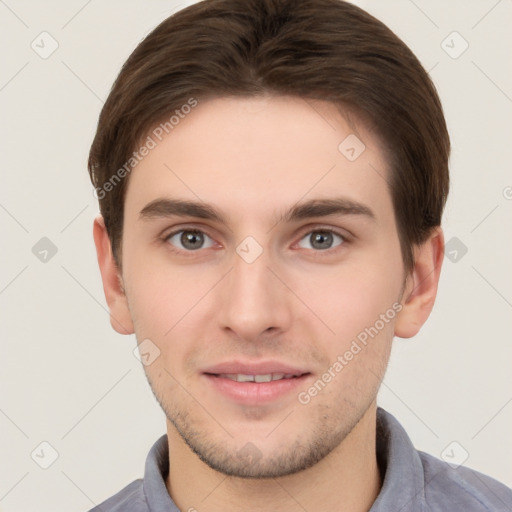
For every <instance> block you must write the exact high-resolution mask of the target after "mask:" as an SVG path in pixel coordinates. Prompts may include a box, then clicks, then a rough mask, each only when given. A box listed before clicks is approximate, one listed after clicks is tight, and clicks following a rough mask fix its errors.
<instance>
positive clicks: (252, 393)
mask: <svg viewBox="0 0 512 512" xmlns="http://www.w3.org/2000/svg"><path fill="white" fill-rule="evenodd" d="M203 376H204V377H206V378H207V379H208V382H209V383H210V384H211V385H212V386H213V387H214V388H215V389H216V390H217V391H219V392H220V393H222V394H223V395H225V396H227V397H229V398H231V399H232V400H235V401H237V402H240V403H243V404H246V405H258V404H262V403H265V402H271V401H272V400H276V399H278V398H280V397H282V396H284V395H287V394H289V393H291V392H292V391H297V390H298V389H304V386H305V381H306V379H307V378H308V377H310V376H311V374H309V373H307V374H305V375H301V376H300V377H292V378H291V379H281V380H273V381H271V382H237V381H235V380H231V379H227V378H225V377H216V376H215V375H210V374H206V373H205V374H203Z"/></svg>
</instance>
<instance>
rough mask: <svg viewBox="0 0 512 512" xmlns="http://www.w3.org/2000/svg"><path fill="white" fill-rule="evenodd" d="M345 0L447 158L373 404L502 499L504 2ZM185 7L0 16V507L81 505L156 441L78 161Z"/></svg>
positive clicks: (509, 77) (507, 336)
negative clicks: (447, 175) (386, 46)
mask: <svg viewBox="0 0 512 512" xmlns="http://www.w3.org/2000/svg"><path fill="white" fill-rule="evenodd" d="M357 3H358V4H359V5H361V7H363V8H365V9H367V10H368V11H369V12H370V13H372V14H373V15H375V16H376V17H377V18H379V19H381V20H382V21H384V22H385V23H386V24H387V25H388V26H389V27H390V28H391V29H392V30H394V31H395V32H396V33H397V34H398V35H399V36H400V37H401V38H402V39H403V40H404V41H405V42H406V43H407V44H408V45H409V46H410V48H411V49H412V50H413V51H414V52H415V53H416V55H417V56H418V58H419V59H420V60H421V62H422V64H423V65H424V67H425V68H426V69H427V70H428V71H429V73H430V75H431V76H432V79H433V80H434V82H435V84H436V86H437V88H438V91H439V94H440V97H441V100H442V103H443V106H444V109H445V113H446V119H447V123H448V127H449V131H450V134H451V140H452V144H453V153H452V158H451V193H450V198H449V201H448V205H447V208H446V212H445V217H444V229H445V234H446V241H447V248H448V249H450V255H449V256H450V257H448V256H447V257H446V258H445V262H444V267H443V271H442V274H441V282H440V288H439V295H438V299H437V303H436V306H435V308H434V311H433V313H432V315H431V317H430V319H429V321H428V322H427V324H426V326H425V327H424V329H423V330H422V331H421V333H420V334H419V335H418V336H416V337H415V338H414V339H412V340H402V339H397V340H396V341H395V346H394V351H393V354H392V357H391V361H390V365H389V369H388V372H387V375H386V379H385V381H384V384H383V386H382V389H381V393H380V397H379V403H380V405H382V406H383V407H385V408H386V409H387V410H388V411H390V412H391V413H392V414H394V415H395V416H396V417H397V418H398V419H399V420H400V421H401V422H402V424H403V425H404V427H405V428H406V430H407V431H408V433H409V435H410V436H411V438H412V440H413V442H414V443H415V445H416V447H417V448H418V449H421V450H424V451H427V452H429V453H432V454H433V455H436V456H437V457H442V454H443V453H446V450H448V452H449V453H452V455H453V454H454V456H455V457H458V458H459V459H461V460H462V458H465V457H466V456H467V460H465V461H464V464H465V465H467V466H469V467H472V468H475V469H477V470H479V471H482V472H484V473H487V474H489V475H491V476H493V477H495V478H497V479H499V480H501V481H502V482H504V483H506V484H507V485H509V486H512V437H511V435H510V433H511V432H512V386H511V383H512V379H511V362H512V343H511V339H512V336H511V335H512V323H511V312H512V286H511V285H512V282H511V281H512V279H511V278H512V267H511V264H510V262H511V261H512V257H511V256H512V230H511V222H510V221H511V212H512V200H511V198H512V175H511V172H510V169H511V162H512V143H511V141H512V126H511V124H512V123H511V119H512V99H511V98H512V73H511V67H510V55H511V50H512V48H511V47H512V44H511V43H512V32H511V31H510V24H511V22H512V2H511V1H510V0H501V1H497V0H472V1H467V0H454V1H450V2H447V1H445V0H435V1H433V0H428V1H427V0H415V1H412V0H386V1H383V0H374V1H360V2H357ZM184 5H186V4H185V3H184V2H181V3H178V2H174V1H170V0H168V1H163V0H153V1H152V2H143V1H142V0H130V1H126V0H123V1H121V0H109V1H102V2H100V1H98V0H92V1H91V0H90V1H84V0H71V1H66V2H64V1H60V2H58V1H55V0H54V1H47V2H36V1H28V0H19V1H17V2H15V1H13V0H6V1H1V2H0V19H1V30H0V39H1V52H2V73H1V75H0V105H1V112H2V117H1V119H2V124H3V129H2V137H1V142H2V150H1V170H2V187H1V189H0V221H1V227H2V241H3V244H2V247H3V249H2V265H1V268H0V271H1V275H0V311H1V334H0V336H1V337H0V340H1V342H0V343H1V356H0V432H1V435H0V510H1V511H4V512H5V511H8V512H28V511H38V512H45V511H52V512H54V511H57V510H62V511H63V510H66V511H68V512H74V511H75V512H78V511H85V510H89V509H90V508H92V507H93V506H94V504H97V503H99V502H101V501H103V500H104V499H106V498H107V497H109V496H111V495H112V494H114V493H115V492H117V491H118V490H120V489H121V488H122V487H124V486H125V485H127V484H128V483H130V482H131V481H132V480H134V479H136V478H140V477H141V476H142V475H143V471H144V462H145V458H146V455H147V452H148V450H149V448H150V447H151V446H152V444H153V443H154V441H155V440H156V439H157V437H159V436H160V435H162V434H164V433H165V417H164V414H163V412H162V411H161V410H160V408H159V406H158V404H157V402H156V400H155V399H154V397H153V395H152V393H151V391H150V389H149V386H148V384H147V382H146V379H145V376H144V373H143V370H142V367H141V364H140V363H139V361H138V360H137V359H136V358H135V357H134V354H133V350H134V348H135V347H136V341H135V337H134V336H126V337H124V336H121V335H119V334H117V333H116V332H114V331H113V330H112V329H111V327H110V323H109V318H108V314H107V310H106V303H105V299H104V296H103V290H102V286H101V281H100V274H99V271H98V268H97V263H96V255H95V250H94V245H93V239H92V222H93V219H94V217H95V216H96V215H97V213H98V206H97V201H96V199H95V198H94V196H93V194H92V186H91V184H90V182H89V178H88V174H87V170H86V161H87V155H88V150H89V147H90V144H91V142H92V139H93V136H94V133H95V128H96V123H97V119H98V114H99V112H100V109H101V107H102V104H103V102H104V100H105V99H106V97H107V95H108V92H109V90H110V87H111V85H112V83H113V81H114V79H115V77H116V76H117V73H118V72H119V69H120V67H121V65H122V63H123V62H124V61H125V59H126V58H127V57H128V55H129V54H130V53H131V51H132V50H133V49H134V47H135V46H136V44H137V43H138V42H139V41H140V40H141V39H142V38H143V37H144V36H145V35H146V34H147V33H149V32H150V31H151V30H152V29H153V28H154V27H155V26H156V25H157V24H158V23H159V22H160V21H162V20H163V19H164V18H166V17H167V16H168V15H170V14H171V13H172V12H175V11H176V10H178V9H180V8H181V7H183V6H184ZM42 32H46V33H47V34H42V35H41V33H42ZM455 32H456V33H455ZM41 41H43V42H41ZM56 44H58V47H57V48H56V49H55V51H53V53H52V54H51V55H47V53H49V52H50V51H51V50H52V49H53V47H54V46H55V45H56ZM466 46H467V48H466ZM45 52H46V53H45ZM41 239H43V240H41ZM448 243H449V244H451V245H449V246H448ZM44 251H47V252H46V253H45V252H44ZM454 442H455V444H454ZM41 443H44V444H41ZM450 450H451V452H450ZM44 465H49V467H47V468H46V469H44V468H43V467H41V466H44Z"/></svg>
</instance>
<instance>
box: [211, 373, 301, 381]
mask: <svg viewBox="0 0 512 512" xmlns="http://www.w3.org/2000/svg"><path fill="white" fill-rule="evenodd" d="M219 377H224V378H225V379H231V380H236V381H237V382H271V381H273V380H281V379H291V378H292V377H294V375H293V374H291V373H288V374H284V373H266V374H264V375H244V374H243V373H222V374H220V375H219Z"/></svg>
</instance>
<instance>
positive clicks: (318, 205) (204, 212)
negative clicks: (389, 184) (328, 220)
mask: <svg viewBox="0 0 512 512" xmlns="http://www.w3.org/2000/svg"><path fill="white" fill-rule="evenodd" d="M331 215H360V216H364V217H366V218H368V219H370V220H372V221H375V220H376V216H375V213H374V212H373V211H372V210H371V208H370V207H368V206H366V205H364V204H362V203H359V202H357V201H353V200H351V199H347V198H343V197H338V198H331V199H312V200H310V201H306V202H303V203H297V204H295V205H294V206H293V207H292V208H290V209H289V210H288V211H287V212H286V213H285V214H284V215H282V216H281V218H280V219H279V220H278V222H281V221H282V220H284V221H285V222H294V221H298V220H304V219H308V218H312V217H326V216H331ZM167 217H196V218H199V219H206V220H212V221H217V222H219V223H221V224H225V225H227V222H226V219H225V218H224V216H223V215H222V214H221V213H219V212H218V211H217V210H216V209H215V208H214V207H213V206H210V205H208V204H206V203H202V202H196V201H189V200H184V199H170V198H158V199H155V200H153V201H151V202H150V203H148V204H147V205H146V206H144V208H143V209H142V210H141V211H140V214H139V219H141V220H150V219H158V218H167Z"/></svg>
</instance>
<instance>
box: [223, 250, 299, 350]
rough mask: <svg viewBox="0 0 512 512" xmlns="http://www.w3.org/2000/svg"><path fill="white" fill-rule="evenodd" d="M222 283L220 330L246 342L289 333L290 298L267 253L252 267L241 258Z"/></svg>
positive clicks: (237, 258) (237, 259)
mask: <svg viewBox="0 0 512 512" xmlns="http://www.w3.org/2000/svg"><path fill="white" fill-rule="evenodd" d="M233 258H234V259H233V267H232V269H231V271H230V272H229V273H228V274H227V275H226V278H225V279H224V280H223V281H224V282H223V286H222V290H221V298H220V302H221V303H220V304H219V315H218V319H219V321H220V322H221V325H220V327H221V328H222V329H223V330H224V331H228V332H229V333H230V334H231V335H232V336H234V337H236V338H240V339H243V340H245V341H249V342H251V341H258V340H259V339H261V338H262V337H263V336H265V335H267V336H268V335H270V334H273V335H276V334H278V333H283V332H285V331H287V330H288V329H289V327H290V324H291V319H292V311H291V298H290V296H289V292H288V293H287V289H286V287H285V286H284V285H283V282H281V281H280V280H279V279H278V278H277V277H276V270H277V269H276V268H272V267H275V266H274V265H272V262H271V261H270V258H269V257H267V256H266V254H265V252H263V254H262V255H261V256H260V257H259V258H257V259H256V261H253V262H251V263H248V262H247V261H245V260H244V259H243V258H242V257H240V256H239V255H238V254H234V256H233Z"/></svg>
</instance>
